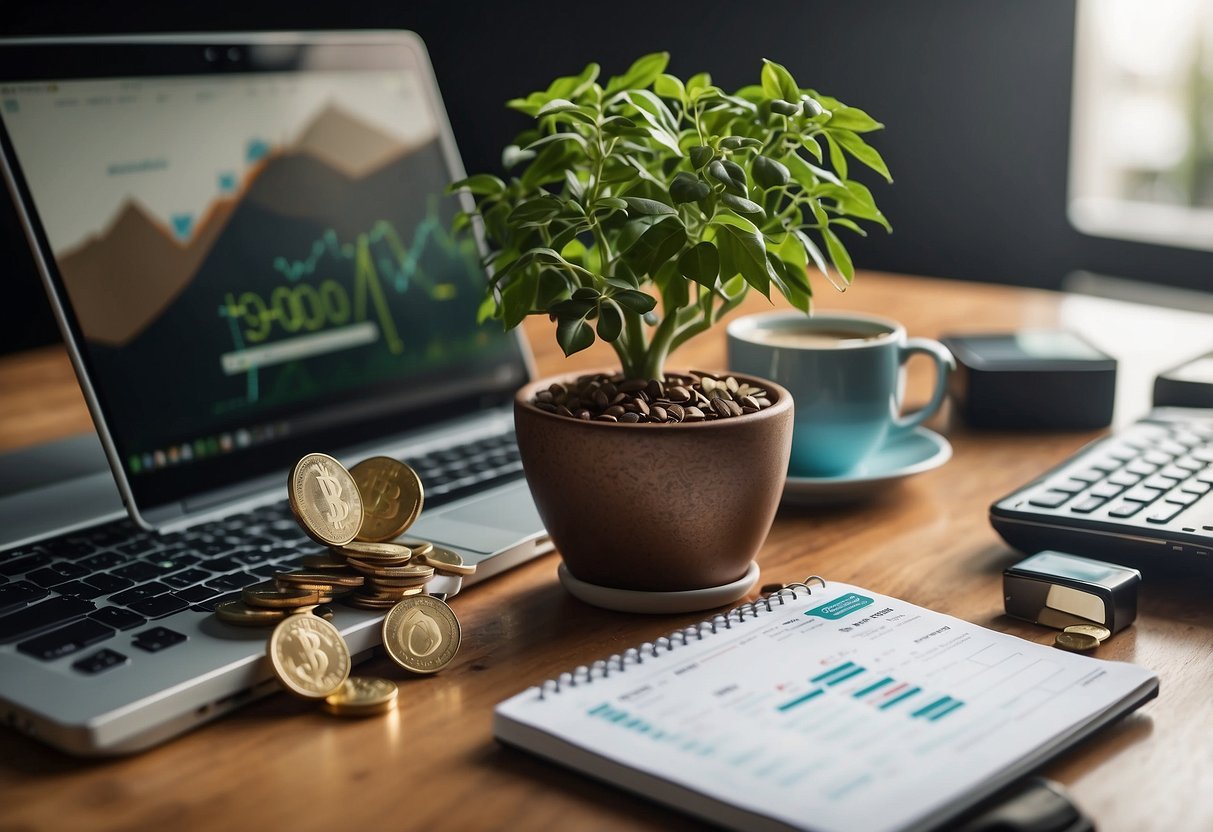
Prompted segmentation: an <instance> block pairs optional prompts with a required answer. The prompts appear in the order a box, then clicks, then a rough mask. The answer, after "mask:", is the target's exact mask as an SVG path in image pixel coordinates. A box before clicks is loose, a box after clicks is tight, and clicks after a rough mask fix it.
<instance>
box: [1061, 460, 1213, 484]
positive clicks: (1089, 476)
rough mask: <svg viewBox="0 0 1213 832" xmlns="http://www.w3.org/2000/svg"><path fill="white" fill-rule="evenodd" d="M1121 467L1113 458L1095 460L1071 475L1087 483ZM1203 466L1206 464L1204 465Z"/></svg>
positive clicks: (1097, 480) (1098, 479) (1096, 480)
mask: <svg viewBox="0 0 1213 832" xmlns="http://www.w3.org/2000/svg"><path fill="white" fill-rule="evenodd" d="M1119 467H1120V463H1118V462H1114V461H1112V460H1106V461H1104V462H1093V463H1091V467H1090V468H1088V469H1087V470H1085V471H1078V472H1077V473H1074V474H1070V476H1071V477H1073V478H1074V479H1076V480H1082V481H1083V482H1086V483H1092V482H1099V481H1100V480H1102V479H1103V478H1104V475H1105V474H1110V473H1112V472H1113V471H1115V470H1116V469H1117V468H1119ZM1201 467H1202V468H1203V467H1204V466H1203V465H1202V466H1201Z"/></svg>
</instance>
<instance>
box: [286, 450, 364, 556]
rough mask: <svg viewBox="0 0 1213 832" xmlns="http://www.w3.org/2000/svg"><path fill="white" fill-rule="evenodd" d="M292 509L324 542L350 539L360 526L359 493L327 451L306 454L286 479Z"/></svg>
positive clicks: (305, 527)
mask: <svg viewBox="0 0 1213 832" xmlns="http://www.w3.org/2000/svg"><path fill="white" fill-rule="evenodd" d="M287 486H288V490H289V492H290V503H291V512H292V513H293V514H294V515H295V519H296V520H298V521H299V525H300V526H301V527H302V528H303V530H304V531H305V532H307V534H308V536H309V537H311V538H312V539H313V540H315V541H316V542H317V543H323V544H324V545H325V546H341V545H342V544H345V543H349V542H350V541H351V540H353V539H354V535H356V534H358V529H359V528H361V526H362V517H363V510H362V496H361V495H360V494H359V493H358V485H357V484H356V483H355V482H354V478H353V477H351V476H350V472H349V471H347V470H345V468H343V467H341V463H340V462H338V461H337V460H335V459H333V458H332V457H331V456H328V455H326V454H308V455H307V456H305V457H303V458H302V459H300V460H299V461H298V462H296V463H295V467H294V468H292V469H291V475H290V478H289V479H288V480H287Z"/></svg>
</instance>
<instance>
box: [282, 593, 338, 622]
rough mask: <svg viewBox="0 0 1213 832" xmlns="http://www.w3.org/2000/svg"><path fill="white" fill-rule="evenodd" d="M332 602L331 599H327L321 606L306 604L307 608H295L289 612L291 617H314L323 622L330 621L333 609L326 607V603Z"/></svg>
mask: <svg viewBox="0 0 1213 832" xmlns="http://www.w3.org/2000/svg"><path fill="white" fill-rule="evenodd" d="M332 600H333V599H332V598H329V599H328V600H327V601H325V602H324V603H323V604H308V605H307V606H303V607H296V608H295V609H293V610H291V615H315V616H318V617H320V618H323V619H324V620H325V621H332V620H333V608H332V607H330V606H329V605H328V602H329V601H332Z"/></svg>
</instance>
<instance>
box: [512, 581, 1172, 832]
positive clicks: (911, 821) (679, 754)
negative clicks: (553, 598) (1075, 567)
mask: <svg viewBox="0 0 1213 832" xmlns="http://www.w3.org/2000/svg"><path fill="white" fill-rule="evenodd" d="M809 584H815V585H813V586H810V585H809ZM1157 693H1158V677H1157V676H1156V675H1155V674H1154V673H1152V672H1150V671H1149V670H1146V669H1145V668H1142V667H1138V666H1136V665H1131V664H1125V663H1122V662H1111V661H1102V660H1099V659H1094V658H1090V657H1087V656H1080V655H1075V654H1072V653H1066V652H1063V651H1061V650H1057V649H1055V648H1052V647H1046V646H1043V645H1039V644H1033V643H1031V642H1028V641H1024V640H1022V639H1019V638H1015V637H1013V636H1009V635H1004V634H1002V633H996V632H994V631H992V630H987V629H985V628H983V627H979V626H977V625H975V624H970V623H968V622H966V621H962V620H960V619H957V618H952V617H951V616H947V615H942V614H940V613H936V612H932V611H930V610H927V609H923V608H922V607H917V606H914V605H913V604H909V603H907V602H905V601H900V600H897V599H895V598H888V597H885V596H883V595H879V594H877V593H875V592H869V591H868V590H865V589H861V588H858V587H854V586H848V585H846V584H836V583H831V584H830V585H829V586H826V585H825V584H824V582H822V581H820V579H811V580H810V581H807V582H806V583H805V584H795V585H792V586H791V587H788V588H786V589H784V590H783V591H782V592H780V593H779V594H778V595H776V596H772V597H769V598H764V599H760V600H759V601H756V602H753V603H750V604H744V605H742V606H740V607H737V608H736V609H733V610H731V611H730V612H729V613H728V614H721V615H717V616H716V617H714V618H712V619H711V620H708V621H705V622H703V623H701V624H699V625H698V626H695V627H691V628H688V629H686V630H680V631H677V632H675V633H672V634H671V635H669V636H667V637H663V638H661V639H658V640H657V641H656V642H655V643H652V644H643V645H639V646H637V647H634V648H631V649H629V650H627V651H625V652H623V653H622V654H619V655H615V656H611V657H610V658H608V659H605V660H601V661H598V662H595V663H593V664H592V665H589V666H585V667H579V668H576V669H575V670H572V671H569V672H567V673H563V674H561V675H560V677H559V678H556V679H553V680H550V681H548V682H545V683H544V684H542V685H540V686H538V687H534V688H531V689H530V690H527V691H524V692H522V693H520V694H519V695H517V696H515V697H513V698H512V699H509V700H507V701H505V702H502V703H501V704H499V705H498V706H497V709H496V712H495V714H494V722H493V731H494V734H495V735H496V737H497V739H499V740H500V741H501V742H503V743H506V744H508V745H513V746H517V747H519V748H522V749H525V750H527V751H530V752H532V753H535V754H538V755H540V756H543V757H546V758H549V759H551V760H554V761H555V762H557V763H560V764H562V765H565V766H569V767H571V768H574V769H578V770H580V771H582V772H584V773H586V774H589V775H591V776H594V777H597V778H600V779H602V780H606V781H608V782H610V783H614V784H615V785H618V786H621V787H623V788H625V789H630V790H631V791H634V792H638V793H640V794H642V795H645V796H647V797H649V798H652V799H653V800H657V801H660V802H662V803H667V804H669V805H671V806H674V807H676V808H678V809H681V810H683V811H685V812H688V813H691V814H694V815H698V816H700V817H703V818H706V819H707V820H710V821H712V822H713V823H717V824H723V825H725V826H729V827H733V828H736V829H746V830H750V829H811V830H817V831H818V832H844V831H846V832H849V831H850V830H866V832H894V830H923V829H931V828H935V827H937V826H939V825H940V824H942V823H945V822H947V821H948V820H950V819H953V818H955V817H956V816H957V815H959V814H960V813H962V812H964V811H965V810H966V809H969V808H971V807H972V806H974V805H975V804H976V803H978V802H980V801H981V800H983V799H984V798H987V797H989V796H991V795H993V794H994V793H995V792H997V791H999V790H1000V789H1002V788H1003V787H1005V786H1006V785H1008V784H1009V783H1011V782H1012V781H1014V780H1016V779H1018V778H1019V777H1021V776H1023V775H1024V774H1026V773H1028V772H1029V771H1032V770H1033V769H1036V768H1038V767H1039V766H1041V765H1042V764H1043V763H1045V762H1046V761H1048V760H1050V759H1051V758H1053V757H1055V756H1057V755H1058V754H1060V753H1062V752H1063V751H1065V750H1066V749H1068V748H1070V747H1071V746H1073V745H1074V744H1076V743H1078V742H1079V741H1081V740H1082V739H1084V738H1086V737H1087V736H1089V735H1091V734H1092V733H1094V732H1095V731H1097V730H1099V729H1100V728H1102V727H1104V726H1105V725H1107V724H1109V723H1111V722H1113V721H1114V720H1116V719H1118V718H1120V717H1122V716H1124V715H1125V714H1127V713H1129V712H1130V711H1132V710H1134V709H1135V708H1137V707H1138V706H1140V705H1141V704H1142V703H1144V702H1146V701H1147V700H1149V699H1151V698H1153V697H1154V696H1156V695H1157Z"/></svg>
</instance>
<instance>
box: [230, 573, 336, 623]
mask: <svg viewBox="0 0 1213 832" xmlns="http://www.w3.org/2000/svg"><path fill="white" fill-rule="evenodd" d="M332 600H333V595H332V594H331V593H328V592H324V591H323V590H319V589H304V588H302V587H292V586H289V585H287V586H283V585H280V584H278V583H277V582H274V581H266V582H265V583H260V584H254V585H253V586H246V587H245V588H244V589H243V590H241V592H240V600H239V601H223V602H222V603H220V604H218V605H217V606H216V607H215V617H216V618H218V619H219V620H220V621H226V622H227V623H229V624H237V625H239V626H242V627H263V626H270V625H274V624H278V623H280V622H281V621H282V620H283V619H285V618H286V617H287V616H290V615H298V614H300V613H307V614H311V615H317V616H319V617H321V618H324V619H326V620H327V619H331V618H332V617H333V608H332V607H330V606H329V604H330V603H331V602H332Z"/></svg>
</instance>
